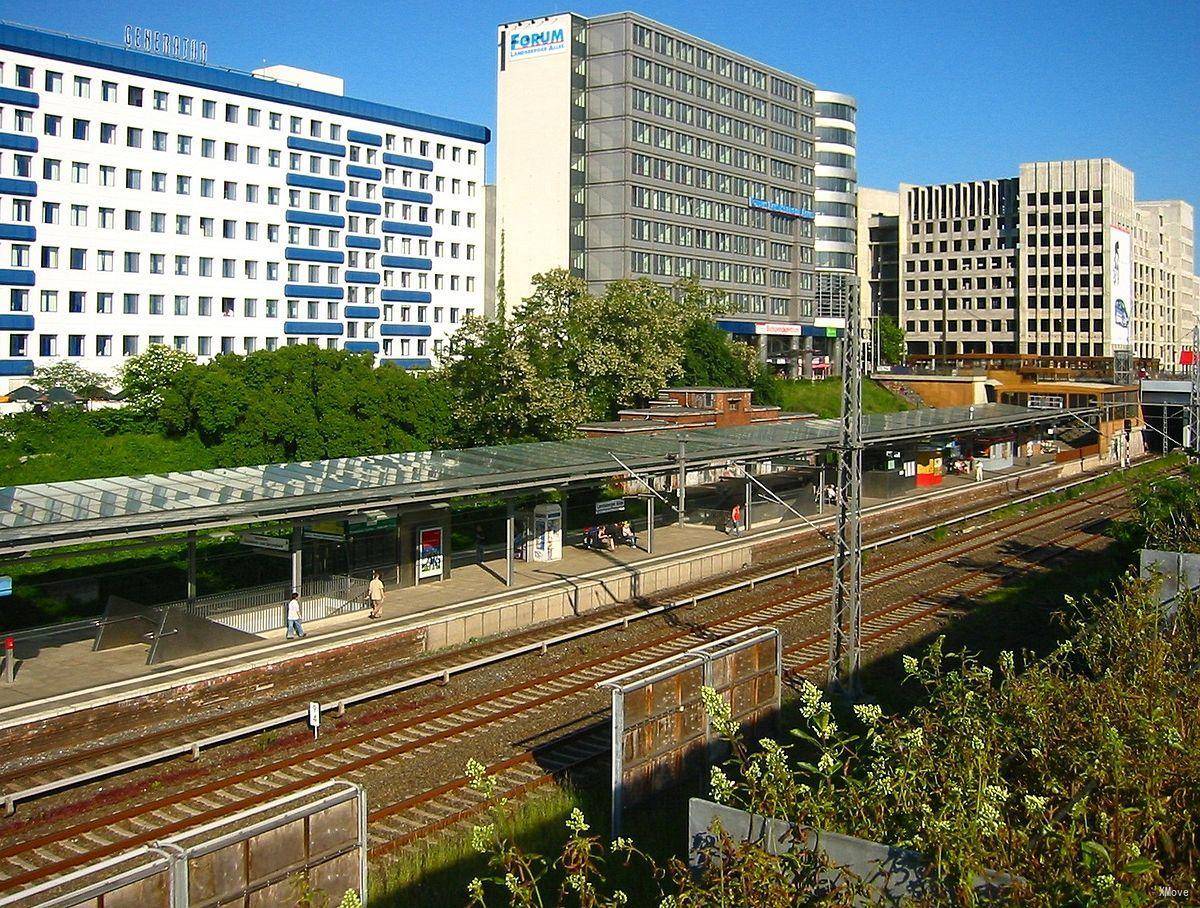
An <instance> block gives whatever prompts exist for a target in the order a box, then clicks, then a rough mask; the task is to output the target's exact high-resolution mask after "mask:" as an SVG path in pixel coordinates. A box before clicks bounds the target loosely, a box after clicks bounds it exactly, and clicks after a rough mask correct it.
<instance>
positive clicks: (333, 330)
mask: <svg viewBox="0 0 1200 908" xmlns="http://www.w3.org/2000/svg"><path fill="white" fill-rule="evenodd" d="M345 330H346V327H345V325H343V324H342V323H341V322H284V323H283V333H284V334H322V335H326V336H329V337H337V336H338V335H340V334H341V333H342V332H343V331H345Z"/></svg>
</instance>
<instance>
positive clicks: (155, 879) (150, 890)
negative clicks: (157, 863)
mask: <svg viewBox="0 0 1200 908" xmlns="http://www.w3.org/2000/svg"><path fill="white" fill-rule="evenodd" d="M170 904H171V876H170V874H169V873H168V872H167V871H165V870H164V871H162V872H161V873H156V874H154V875H153V876H148V877H146V878H145V879H144V880H138V881H137V882H136V883H129V884H128V885H125V886H122V887H121V888H120V889H114V890H113V891H112V892H108V893H105V895H104V908H168V906H170Z"/></svg>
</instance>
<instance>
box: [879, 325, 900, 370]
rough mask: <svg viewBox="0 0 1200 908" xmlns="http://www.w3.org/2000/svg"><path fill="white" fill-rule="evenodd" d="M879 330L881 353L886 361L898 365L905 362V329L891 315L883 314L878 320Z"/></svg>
mask: <svg viewBox="0 0 1200 908" xmlns="http://www.w3.org/2000/svg"><path fill="white" fill-rule="evenodd" d="M876 325H877V328H876V330H878V331H879V355H880V356H881V357H882V358H883V361H884V362H887V363H891V364H892V365H893V366H898V365H900V364H901V363H903V362H904V353H905V344H904V329H903V328H901V327H900V324H899V323H898V322H897V321H896V319H895V318H893V317H892V316H890V315H881V316H879V319H878V320H877V322H876Z"/></svg>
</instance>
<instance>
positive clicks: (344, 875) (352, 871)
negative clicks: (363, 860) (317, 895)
mask: <svg viewBox="0 0 1200 908" xmlns="http://www.w3.org/2000/svg"><path fill="white" fill-rule="evenodd" d="M309 879H310V880H311V881H312V885H313V888H314V889H316V890H318V891H320V892H324V893H326V894H327V895H328V896H329V904H330V905H331V906H333V905H337V904H338V903H339V902H340V901H341V900H342V896H343V895H345V894H346V890H347V889H353V890H354V891H355V892H357V891H358V882H359V856H358V854H357V852H355V851H348V852H345V853H344V854H340V855H338V856H337V857H333V858H330V859H329V860H327V861H322V862H321V863H320V864H317V865H316V866H315V867H313V869H312V870H310V871H309Z"/></svg>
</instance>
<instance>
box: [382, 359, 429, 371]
mask: <svg viewBox="0 0 1200 908" xmlns="http://www.w3.org/2000/svg"><path fill="white" fill-rule="evenodd" d="M381 362H382V363H383V364H384V365H387V366H399V367H400V368H401V369H432V368H433V360H431V359H429V358H428V357H425V356H415V357H413V356H410V357H403V358H390V359H385V360H382V361H381Z"/></svg>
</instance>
